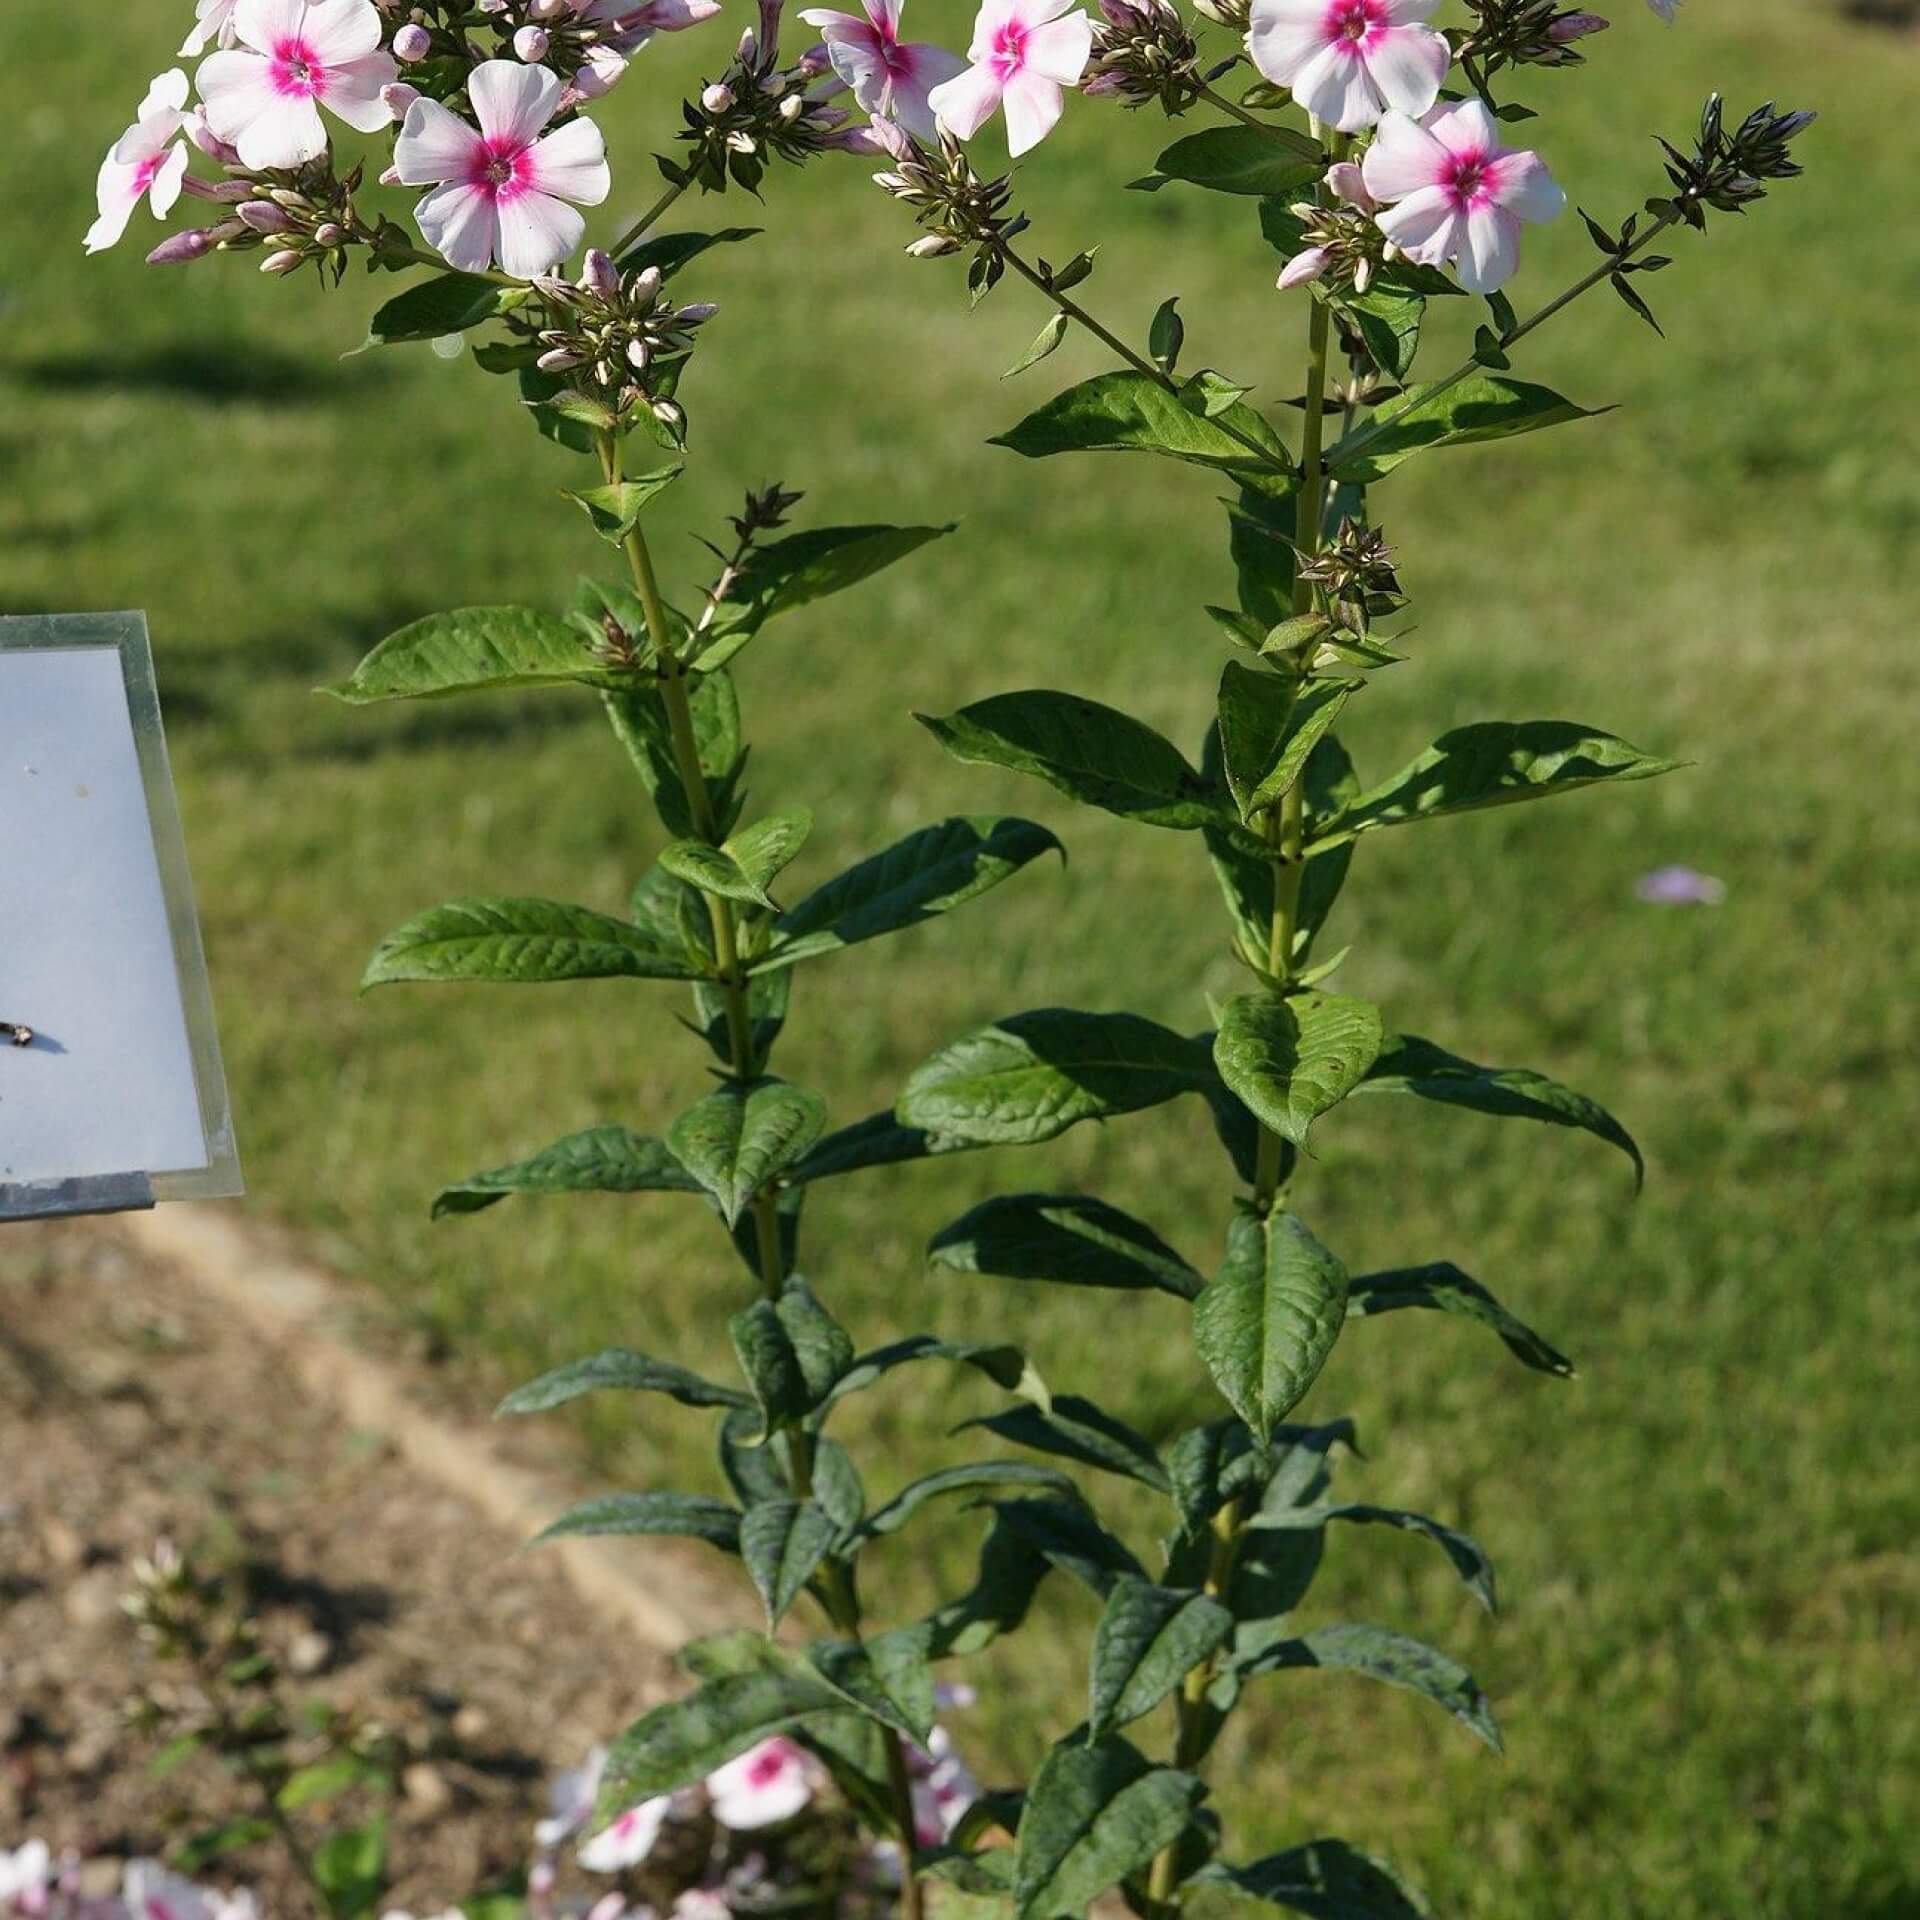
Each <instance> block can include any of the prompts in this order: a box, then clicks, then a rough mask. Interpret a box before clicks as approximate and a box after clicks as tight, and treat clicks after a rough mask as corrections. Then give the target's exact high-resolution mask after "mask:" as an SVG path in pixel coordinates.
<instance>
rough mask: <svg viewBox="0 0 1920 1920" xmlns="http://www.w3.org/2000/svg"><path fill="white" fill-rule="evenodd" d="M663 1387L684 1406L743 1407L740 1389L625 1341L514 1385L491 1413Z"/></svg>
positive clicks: (523, 1410)
mask: <svg viewBox="0 0 1920 1920" xmlns="http://www.w3.org/2000/svg"><path fill="white" fill-rule="evenodd" d="M607 1392H615V1393H664V1394H666V1395H667V1397H668V1398H669V1399H672V1400H677V1401H679V1402H680V1404H681V1405H682V1406H683V1407H745V1406H748V1405H750V1404H751V1403H750V1402H749V1401H748V1399H747V1396H746V1395H745V1394H744V1393H741V1392H739V1391H737V1390H736V1389H735V1388H733V1387H723V1386H721V1385H719V1384H718V1383H717V1382H716V1381H712V1380H703V1379H702V1378H701V1377H700V1375H699V1374H697V1373H690V1372H689V1371H688V1370H687V1369H686V1368H685V1367H680V1366H675V1365H674V1363H673V1362H672V1361H671V1360H656V1359H654V1358H653V1356H652V1355H651V1354H646V1353H635V1352H634V1351H633V1350H632V1349H631V1348H630V1347H607V1348H605V1349H604V1350H603V1351H602V1352H599V1353H594V1354H589V1355H588V1356H587V1357H586V1358H585V1359H583V1360H569V1361H568V1362H567V1364H566V1365H565V1366H564V1367H555V1368H554V1369H553V1371H552V1372H551V1373H543V1374H541V1375H540V1377H539V1378H538V1379H537V1380H529V1381H528V1382H527V1383H526V1385H525V1386H523V1387H515V1388H514V1390H513V1391H512V1392H511V1393H510V1394H508V1395H507V1397H506V1398H505V1399H504V1400H502V1401H501V1402H500V1404H499V1406H498V1407H496V1408H495V1409H494V1411H495V1412H496V1413H503V1414H505V1413H546V1412H548V1411H550V1410H551V1409H552V1408H554V1407H563V1406H565V1405H566V1404H567V1402H568V1401H569V1400H578V1399H579V1398H580V1397H581V1396H582V1395H583V1394H588V1393H607Z"/></svg>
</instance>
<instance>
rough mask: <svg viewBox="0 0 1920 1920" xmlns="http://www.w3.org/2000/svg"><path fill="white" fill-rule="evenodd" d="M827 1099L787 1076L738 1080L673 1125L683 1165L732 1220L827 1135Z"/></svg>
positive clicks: (670, 1135) (670, 1134) (672, 1141)
mask: <svg viewBox="0 0 1920 1920" xmlns="http://www.w3.org/2000/svg"><path fill="white" fill-rule="evenodd" d="M826 1121H827V1103H826V1102H825V1101H824V1100H822V1099H821V1098H820V1096H819V1095H818V1094H817V1093H810V1092H808V1091H807V1090H806V1089H805V1088H804V1087H796V1086H792V1085H790V1084H789V1083H788V1082H786V1081H785V1080H775V1079H764V1080H755V1081H753V1082H752V1083H751V1084H749V1085H747V1086H740V1085H738V1084H733V1083H730V1084H728V1085H726V1086H723V1087H720V1088H718V1089H716V1090H715V1091H714V1092H712V1093H710V1094H708V1095H707V1097H706V1098H705V1099H704V1100H701V1101H698V1102H696V1103H695V1104H694V1105H693V1106H691V1107H689V1108H688V1109H687V1110H686V1112H685V1113H683V1114H682V1115H681V1116H680V1117H679V1119H677V1120H676V1121H675V1122H674V1123H673V1125H672V1126H671V1127H670V1128H669V1129H668V1131H667V1145H668V1146H669V1147H670V1148H671V1149H672V1151H673V1152H674V1154H675V1155H676V1156H677V1157H678V1158H679V1160H680V1163H681V1165H683V1166H684V1167H685V1168H686V1170H687V1171H688V1172H689V1173H690V1174H692V1176H693V1177H694V1178H695V1179H696V1180H698V1181H699V1182H700V1184H701V1185H702V1186H703V1187H705V1188H706V1190H707V1191H708V1192H709V1193H710V1194H712V1195H713V1197H714V1199H715V1200H716V1201H718V1202H719V1205H720V1212H721V1214H722V1216H723V1217H724V1218H725V1220H726V1223H727V1225H728V1226H730V1227H731V1226H732V1225H733V1224H734V1223H735V1222H736V1221H737V1220H738V1219H739V1218H740V1216H741V1215H742V1214H743V1213H744V1212H745V1211H746V1210H747V1208H748V1206H749V1205H750V1204H751V1203H752V1201H753V1197H754V1195H755V1194H757V1193H758V1192H759V1191H760V1190H761V1189H762V1188H763V1187H764V1186H766V1184H767V1183H768V1182H769V1181H770V1180H772V1179H774V1178H775V1177H776V1176H777V1175H778V1174H780V1173H782V1172H784V1171H785V1169H786V1168H788V1167H790V1166H792V1165H793V1163H794V1162H795V1161H796V1160H798V1159H799V1158H800V1156H801V1155H802V1154H803V1153H805V1152H806V1150H807V1149H808V1148H809V1147H810V1146H812V1145H813V1143H814V1142H815V1141H816V1140H817V1139H819V1137H820V1131H821V1129H822V1128H823V1127H824V1126H825V1125H826Z"/></svg>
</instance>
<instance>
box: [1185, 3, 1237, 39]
mask: <svg viewBox="0 0 1920 1920" xmlns="http://www.w3.org/2000/svg"><path fill="white" fill-rule="evenodd" d="M1193 9H1194V11H1195V12H1196V13H1204V14H1205V15H1206V16H1207V18H1208V19H1209V20H1211V21H1212V22H1213V23H1214V24H1215V25H1216V26H1221V27H1225V28H1226V29H1227V30H1228V31H1229V32H1230V33H1245V32H1246V30H1247V16H1248V13H1249V11H1250V8H1249V6H1248V0H1193Z"/></svg>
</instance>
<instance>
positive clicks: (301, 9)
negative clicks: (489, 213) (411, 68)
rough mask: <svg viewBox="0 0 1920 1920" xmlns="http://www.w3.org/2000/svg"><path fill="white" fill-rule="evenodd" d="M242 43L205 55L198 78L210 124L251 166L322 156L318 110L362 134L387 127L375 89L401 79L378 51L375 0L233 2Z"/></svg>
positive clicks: (386, 114)
mask: <svg viewBox="0 0 1920 1920" xmlns="http://www.w3.org/2000/svg"><path fill="white" fill-rule="evenodd" d="M233 27H234V32H235V34H236V35H237V37H238V38H239V40H240V41H241V43H242V45H241V46H239V47H235V48H233V49H231V50H230V51H228V52H225V53H216V54H212V55H210V56H209V57H208V58H207V59H206V60H204V61H203V62H202V63H201V66H200V72H199V75H198V79H199V83H200V98H201V99H202V100H203V101H204V102H205V103H206V115H207V125H208V126H209V127H210V128H211V129H212V130H213V132H214V133H215V134H216V135H217V136H218V137H219V138H220V139H222V140H227V141H231V142H232V144H233V145H234V146H235V147H236V148H237V149H238V150H239V154H240V161H241V164H242V165H243V166H245V167H248V168H251V169H254V170H264V169H266V168H270V167H297V166H298V165H300V163H301V162H302V161H303V160H311V159H313V158H314V156H315V155H316V154H320V153H323V152H325V151H326V145H327V130H326V126H325V124H324V123H323V122H322V120H321V118H320V109H321V108H322V107H325V108H326V110H327V111H328V112H329V113H331V114H333V115H334V116H335V117H336V118H337V119H340V120H344V121H345V122H346V123H347V125H348V126H350V127H353V128H355V129H357V130H358V131H359V132H361V133H372V132H374V131H375V130H376V129H378V128H380V127H384V126H387V125H389V124H390V123H391V121H392V119H393V113H392V110H391V109H390V108H389V107H388V105H387V103H386V102H385V101H384V100H383V99H382V98H381V97H380V90H381V88H383V87H385V86H388V85H390V84H391V83H392V82H393V81H395V80H397V79H398V78H399V77H400V69H399V68H398V67H397V66H396V65H395V64H394V61H393V56H392V55H391V54H387V53H383V52H382V51H381V50H380V34H381V25H380V15H379V13H378V11H377V10H376V9H375V7H374V5H373V0H240V3H239V5H238V6H237V7H236V8H235V9H234V14H233Z"/></svg>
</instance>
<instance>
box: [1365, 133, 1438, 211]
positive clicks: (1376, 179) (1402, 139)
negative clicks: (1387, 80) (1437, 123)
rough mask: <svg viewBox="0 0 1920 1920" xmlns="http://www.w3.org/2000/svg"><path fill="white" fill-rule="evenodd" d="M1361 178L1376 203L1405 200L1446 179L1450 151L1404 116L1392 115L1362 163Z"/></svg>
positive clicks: (1376, 135) (1375, 137) (1375, 138)
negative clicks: (1411, 194)
mask: <svg viewBox="0 0 1920 1920" xmlns="http://www.w3.org/2000/svg"><path fill="white" fill-rule="evenodd" d="M1360 177H1361V179H1362V180H1363V181H1365V183H1366V188H1367V191H1368V192H1369V193H1370V194H1372V195H1373V197H1374V198H1375V199H1376V200H1404V199H1405V198H1406V197H1407V195H1408V194H1410V193H1418V192H1419V191H1420V190H1421V189H1422V188H1423V187H1432V186H1438V185H1439V183H1440V182H1441V181H1442V180H1444V179H1445V178H1446V177H1447V150H1446V148H1444V147H1443V146H1442V145H1441V144H1440V142H1439V141H1438V140H1436V139H1435V138H1434V137H1433V135H1432V134H1430V133H1429V132H1427V130H1426V129H1425V128H1424V127H1421V126H1419V125H1417V124H1416V123H1415V122H1414V121H1412V120H1409V119H1408V118H1407V117H1406V115H1405V114H1403V113H1389V114H1387V115H1385V116H1383V118H1382V119H1381V122H1380V130H1379V132H1378V133H1376V134H1375V135H1374V137H1373V144H1372V146H1370V147H1369V148H1368V149H1367V153H1366V158H1365V159H1364V160H1363V161H1362V162H1361V163H1360Z"/></svg>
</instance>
